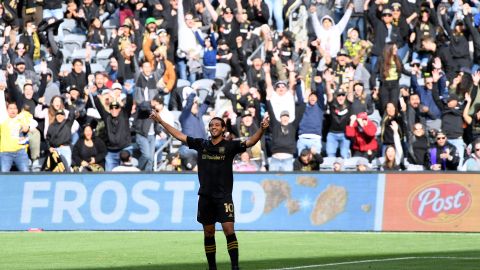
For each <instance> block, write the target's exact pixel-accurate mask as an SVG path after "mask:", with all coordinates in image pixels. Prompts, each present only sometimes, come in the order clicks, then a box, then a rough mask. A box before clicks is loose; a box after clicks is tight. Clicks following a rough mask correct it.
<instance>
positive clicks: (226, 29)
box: [204, 1, 281, 48]
mask: <svg viewBox="0 0 480 270" xmlns="http://www.w3.org/2000/svg"><path fill="white" fill-rule="evenodd" d="M235 2H236V12H235V14H234V9H233V8H232V7H230V6H228V5H227V6H226V7H223V8H222V10H221V16H219V15H218V14H217V12H215V9H214V8H213V6H212V5H211V4H210V1H204V3H205V7H206V8H207V10H208V11H209V12H210V15H212V19H213V21H214V22H215V24H216V25H217V27H218V34H219V39H224V40H225V41H226V42H227V44H228V46H229V47H230V48H235V47H236V40H235V39H236V38H237V37H238V36H239V35H240V24H241V23H243V22H244V20H245V18H244V17H243V16H242V14H243V8H242V4H241V1H235ZM280 31H281V30H280Z"/></svg>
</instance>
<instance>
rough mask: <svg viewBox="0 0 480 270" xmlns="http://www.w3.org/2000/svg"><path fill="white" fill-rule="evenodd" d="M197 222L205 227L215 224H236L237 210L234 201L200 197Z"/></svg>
mask: <svg viewBox="0 0 480 270" xmlns="http://www.w3.org/2000/svg"><path fill="white" fill-rule="evenodd" d="M197 221H198V222H200V223H201V224H203V225H212V224H215V222H220V223H225V222H235V208H234V206H233V201H232V199H231V198H222V199H218V198H211V197H205V196H199V198H198V212H197Z"/></svg>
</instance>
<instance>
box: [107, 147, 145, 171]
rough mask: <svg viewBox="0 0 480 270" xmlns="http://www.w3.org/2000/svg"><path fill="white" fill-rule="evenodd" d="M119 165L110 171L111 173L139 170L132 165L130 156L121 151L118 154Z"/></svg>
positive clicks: (128, 153)
mask: <svg viewBox="0 0 480 270" xmlns="http://www.w3.org/2000/svg"><path fill="white" fill-rule="evenodd" d="M119 157H120V164H119V165H118V166H115V168H113V169H112V172H139V171H140V169H139V168H137V167H135V166H134V165H133V163H132V156H131V154H130V152H129V151H127V150H122V151H120V153H119Z"/></svg>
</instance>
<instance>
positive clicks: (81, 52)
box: [70, 49, 95, 60]
mask: <svg viewBox="0 0 480 270" xmlns="http://www.w3.org/2000/svg"><path fill="white" fill-rule="evenodd" d="M86 51H87V50H86V49H75V50H74V51H73V52H72V54H71V56H70V59H71V60H73V59H82V60H85V55H86ZM90 54H91V57H90V59H93V58H94V57H95V51H94V50H91V53H90Z"/></svg>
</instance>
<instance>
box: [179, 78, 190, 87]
mask: <svg viewBox="0 0 480 270" xmlns="http://www.w3.org/2000/svg"><path fill="white" fill-rule="evenodd" d="M185 86H190V81H188V80H184V79H178V80H177V88H181V87H185Z"/></svg>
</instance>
